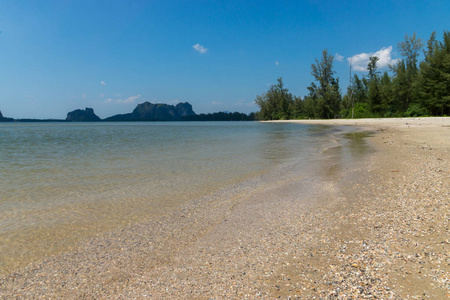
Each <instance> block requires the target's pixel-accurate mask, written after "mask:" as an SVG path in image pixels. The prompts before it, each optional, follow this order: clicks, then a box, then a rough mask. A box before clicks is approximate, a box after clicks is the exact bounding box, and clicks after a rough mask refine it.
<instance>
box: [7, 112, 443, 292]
mask: <svg viewBox="0 0 450 300" xmlns="http://www.w3.org/2000/svg"><path fill="white" fill-rule="evenodd" d="M299 122H302V123H303V122H307V123H309V124H317V123H320V124H330V125H334V124H338V125H354V126H355V125H356V126H359V127H361V128H366V129H367V130H370V131H373V132H374V135H373V137H370V138H368V140H369V143H370V144H372V145H373V147H374V149H375V151H374V152H370V153H366V152H364V151H363V153H360V159H356V162H355V163H353V164H349V163H348V160H345V159H344V158H342V157H340V155H341V154H342V153H345V151H344V152H340V151H339V149H335V151H334V152H333V151H331V152H330V153H329V154H328V155H327V156H326V159H325V156H324V160H323V162H321V163H322V165H320V163H319V166H317V170H316V171H317V172H315V173H314V172H313V171H314V170H311V174H308V176H305V174H297V175H296V174H295V172H291V173H290V174H289V176H287V175H286V174H283V173H276V172H274V173H273V174H271V175H270V176H272V177H271V178H260V179H261V180H259V179H255V180H254V181H251V182H247V183H245V184H243V185H242V186H237V187H235V189H234V190H233V191H232V192H231V193H229V192H228V193H226V194H225V197H224V195H220V193H218V194H216V195H213V196H211V197H210V198H208V199H203V200H201V201H199V202H196V203H192V204H191V205H189V206H187V207H185V208H183V209H181V210H179V211H174V212H173V213H172V214H170V215H167V216H165V217H164V218H161V219H160V220H157V221H155V222H151V223H147V224H141V225H136V226H133V227H131V228H123V229H122V230H120V231H116V232H111V233H110V234H105V235H103V236H99V237H98V238H96V239H93V240H91V241H89V242H87V243H85V244H83V245H80V247H79V248H78V249H75V250H74V251H72V252H70V253H66V254H64V255H59V256H55V257H50V258H48V259H46V260H44V261H42V262H40V263H36V264H33V265H30V266H28V267H27V268H24V269H21V270H17V271H16V272H14V273H13V274H10V275H7V276H4V277H2V278H0V297H3V298H5V299H7V298H11V297H18V298H43V299H47V298H66V299H67V298H69V299H70V298H88V299H91V298H103V299H111V298H113V299H115V298H118V299H126V298H138V299H140V298H151V299H191V298H194V299H196V298H200V299H211V298H212V299H223V298H227V299H230V298H237V299H243V298H244V299H245V298H248V299H253V298H264V299H267V298H276V297H280V298H284V299H286V298H300V299H311V298H313V297H317V298H320V297H324V298H325V299H350V298H354V299H359V298H381V299H387V298H394V299H395V298H399V299H400V298H401V299H404V298H410V299H422V298H425V299H426V298H429V299H446V298H447V297H448V296H449V293H450V282H449V280H450V278H449V277H450V275H449V274H450V273H449V272H450V267H449V256H450V253H449V252H450V240H449V239H450V234H449V225H448V224H449V215H450V214H449V199H450V194H449V191H450V119H447V118H425V119H389V120H383V119H371V120H354V121H352V120H330V121H299ZM354 143H356V144H354ZM343 147H354V148H349V151H350V152H351V151H353V150H354V151H356V152H358V151H360V150H361V149H365V148H364V142H363V141H361V140H359V139H358V138H355V139H353V140H352V139H350V140H349V142H348V143H346V144H345V143H344V146H343ZM313 173H314V175H313ZM271 182H272V183H271ZM270 183H271V184H270Z"/></svg>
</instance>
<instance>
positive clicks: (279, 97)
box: [255, 77, 296, 120]
mask: <svg viewBox="0 0 450 300" xmlns="http://www.w3.org/2000/svg"><path fill="white" fill-rule="evenodd" d="M255 103H256V104H257V105H258V106H259V109H260V110H259V112H258V114H257V118H258V119H259V120H287V119H290V118H291V116H292V115H293V113H292V108H293V107H296V106H295V102H294V97H293V96H292V94H291V93H289V90H288V89H285V88H284V83H283V79H282V78H281V77H280V78H278V84H276V85H272V86H271V87H270V88H269V90H268V91H267V92H266V93H265V94H263V95H261V96H257V97H256V99H255Z"/></svg>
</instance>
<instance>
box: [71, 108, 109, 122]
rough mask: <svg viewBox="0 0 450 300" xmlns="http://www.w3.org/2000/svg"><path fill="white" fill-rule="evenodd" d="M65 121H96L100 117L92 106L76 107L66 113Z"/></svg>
mask: <svg viewBox="0 0 450 300" xmlns="http://www.w3.org/2000/svg"><path fill="white" fill-rule="evenodd" d="M66 121H72V122H98V121H101V119H100V118H99V117H98V116H97V115H96V114H95V113H94V110H93V109H92V108H88V107H86V109H84V110H83V109H76V110H74V111H71V112H69V113H68V114H67V118H66Z"/></svg>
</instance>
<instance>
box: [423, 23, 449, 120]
mask: <svg viewBox="0 0 450 300" xmlns="http://www.w3.org/2000/svg"><path fill="white" fill-rule="evenodd" d="M420 67H421V69H420V90H419V95H420V97H421V99H422V101H421V102H422V105H423V106H424V107H426V108H427V109H428V110H429V111H430V112H431V114H432V115H441V116H442V115H445V114H449V113H450V32H449V31H445V32H444V40H443V42H440V43H437V42H435V41H434V35H433V34H432V35H431V38H430V41H429V42H428V51H427V53H426V60H425V61H424V62H422V63H421V64H420Z"/></svg>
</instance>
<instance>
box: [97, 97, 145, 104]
mask: <svg viewBox="0 0 450 300" xmlns="http://www.w3.org/2000/svg"><path fill="white" fill-rule="evenodd" d="M140 97H141V95H136V96H131V97H128V98H127V99H124V100H123V99H116V100H113V99H111V98H108V99H106V100H105V103H119V104H130V103H135V102H136V100H137V99H139V98H140Z"/></svg>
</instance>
